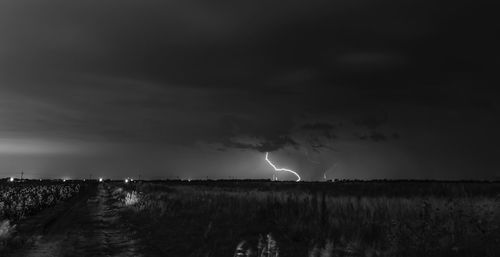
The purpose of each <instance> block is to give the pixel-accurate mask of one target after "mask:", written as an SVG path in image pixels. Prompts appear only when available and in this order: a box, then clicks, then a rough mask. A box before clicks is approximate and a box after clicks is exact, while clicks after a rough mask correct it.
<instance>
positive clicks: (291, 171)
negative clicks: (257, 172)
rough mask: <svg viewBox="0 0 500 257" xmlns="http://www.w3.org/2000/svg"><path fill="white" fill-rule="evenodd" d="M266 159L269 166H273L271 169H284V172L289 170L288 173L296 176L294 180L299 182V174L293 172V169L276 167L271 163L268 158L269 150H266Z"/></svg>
mask: <svg viewBox="0 0 500 257" xmlns="http://www.w3.org/2000/svg"><path fill="white" fill-rule="evenodd" d="M266 161H267V163H269V165H271V167H273V169H274V170H275V171H286V172H290V173H292V174H293V175H295V176H297V180H296V182H299V181H300V175H299V174H298V173H297V172H295V171H293V170H290V169H285V168H278V167H276V165H274V164H273V163H272V162H271V161H270V160H269V152H266Z"/></svg>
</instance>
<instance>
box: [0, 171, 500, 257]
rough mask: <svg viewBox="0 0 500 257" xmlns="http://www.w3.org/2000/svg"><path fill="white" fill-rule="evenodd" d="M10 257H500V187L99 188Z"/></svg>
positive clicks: (35, 229)
mask: <svg viewBox="0 0 500 257" xmlns="http://www.w3.org/2000/svg"><path fill="white" fill-rule="evenodd" d="M13 237H14V238H13V239H12V240H10V241H11V242H10V243H9V245H8V247H6V248H4V250H3V251H1V252H0V256H16V257H17V256H51V257H52V256H53V257H59V256H61V257H62V256H96V257H99V256H146V257H147V256H152V257H156V256H179V257H184V256H193V257H195V256H200V257H202V256H203V257H209V256H214V257H222V256H242V257H263V256H265V257H271V256H272V257H276V256H285V257H286V256H304V257H329V256H331V257H333V256H370V257H375V256H500V184H499V183H477V182H473V183H472V182H447V183H443V182H429V181H427V182H408V181H399V182H387V181H376V182H338V183H288V182H269V181H211V182H210V181H209V182H203V181H192V182H185V181H184V182H182V181H170V182H134V183H128V184H124V183H121V182H107V183H98V184H97V183H93V184H89V185H88V187H87V190H86V191H85V192H83V193H81V194H80V195H79V196H77V197H75V198H72V199H71V200H70V201H67V202H62V203H61V204H58V205H57V206H55V207H51V208H49V209H46V210H44V211H42V212H41V213H38V214H37V215H35V216H32V217H29V218H27V219H26V220H23V221H22V222H20V224H18V226H17V227H16V233H15V234H14V235H13Z"/></svg>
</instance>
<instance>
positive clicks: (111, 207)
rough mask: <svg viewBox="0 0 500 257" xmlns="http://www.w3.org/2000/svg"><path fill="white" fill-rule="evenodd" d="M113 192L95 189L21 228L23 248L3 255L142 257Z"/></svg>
mask: <svg viewBox="0 0 500 257" xmlns="http://www.w3.org/2000/svg"><path fill="white" fill-rule="evenodd" d="M110 190H111V187H108V186H105V185H104V184H99V186H93V187H91V188H89V190H88V191H87V192H85V193H84V194H83V195H81V196H80V197H78V198H76V199H73V200H72V201H69V202H67V203H62V204H60V205H59V206H56V207H55V208H53V209H48V210H45V211H43V212H42V213H40V214H38V215H36V216H34V217H30V218H29V219H27V220H26V221H25V222H23V223H22V224H20V225H19V227H18V233H19V234H18V235H17V236H18V237H20V238H21V237H22V240H23V241H24V242H23V243H22V245H19V246H18V247H15V246H12V247H11V249H9V250H5V252H4V253H3V254H0V255H1V256H13V257H14V256H19V257H21V256H33V257H35V256H36V257H38V256H46V257H56V256H142V255H141V254H140V251H139V248H138V247H137V241H136V240H135V239H134V238H133V233H131V231H129V230H128V229H127V227H126V226H125V225H124V224H121V223H120V222H119V220H118V218H119V215H118V214H117V211H118V209H119V208H120V207H119V204H117V200H116V199H113V198H112V197H111V193H110ZM20 244H21V243H20ZM15 248H18V249H15Z"/></svg>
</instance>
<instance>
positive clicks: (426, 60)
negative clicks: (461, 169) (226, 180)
mask: <svg viewBox="0 0 500 257" xmlns="http://www.w3.org/2000/svg"><path fill="white" fill-rule="evenodd" d="M491 5H492V3H490V1H479V2H477V1H476V2H474V3H472V2H467V1H416V0H415V1H414V0H411V1H405V2H404V3H403V2H401V1H395V0H384V1H364V0H361V1H323V0H313V1H308V2H307V3H305V2H303V1H295V0H292V1H286V2H283V1H282V2H275V1H263V0H262V1H261V0H259V1H251V2H229V1H216V2H211V3H207V2H205V1H173V2H172V1H166V2H160V1H152V0H146V1H140V2H137V1H130V0H125V1H95V0H91V1H84V2H78V3H70V2H68V1H60V0H48V1H45V2H44V3H41V2H39V1H35V0H31V1H23V0H16V1H2V2H1V3H0V35H1V36H0V93H1V95H0V107H1V111H0V115H2V116H0V117H1V118H2V123H1V124H0V137H2V136H3V137H13V136H17V137H27V136H30V137H37V138H45V139H47V138H49V139H56V138H69V139H78V140H90V141H92V140H96V141H104V142H119V143H123V142H130V143H132V144H134V145H135V144H137V145H141V144H158V145H164V146H166V147H168V146H169V145H183V146H195V145H196V144H197V143H200V142H202V143H203V142H204V143H209V144H216V145H217V144H218V145H219V146H220V149H227V148H229V149H231V148H240V149H251V150H256V151H260V152H264V151H274V150H279V149H285V148H297V147H300V146H302V145H306V146H307V147H311V148H313V149H322V148H327V147H330V144H331V142H332V140H336V139H338V138H342V136H344V137H346V136H345V135H346V134H348V135H350V137H349V138H350V139H352V138H355V139H358V140H359V139H360V138H361V139H366V140H371V141H377V142H382V141H390V140H389V139H396V138H397V137H396V136H390V135H392V134H394V133H396V134H398V135H399V134H401V135H407V134H411V133H405V132H402V131H399V130H398V129H403V130H404V129H406V130H410V131H414V130H416V128H413V127H408V126H406V125H405V124H404V123H405V122H407V121H408V120H410V121H412V122H415V124H423V125H422V126H424V125H426V124H431V125H430V126H431V127H432V128H438V127H440V126H441V125H443V124H444V123H447V122H448V123H447V124H450V122H449V121H447V119H456V120H460V119H461V118H463V117H473V118H471V119H472V120H471V121H470V123H472V124H474V123H475V122H478V120H480V121H481V122H483V121H484V122H490V123H491V124H492V125H491V127H495V126H497V125H498V119H497V118H495V117H498V113H499V110H500V109H499V107H498V103H497V102H498V99H497V98H498V97H497V96H496V94H494V89H495V86H496V85H497V84H498V82H499V81H498V76H497V75H496V73H497V66H498V56H499V51H498V43H499V42H498V40H497V39H496V37H495V36H496V35H495V31H496V30H497V28H496V27H497V24H498V22H497V19H496V13H494V11H493V10H494V8H492V6H491ZM416 113H417V114H418V113H423V115H419V116H418V117H417V115H415V114H416ZM431 113H432V114H438V115H441V116H440V117H438V118H436V117H434V116H433V117H432V118H430V116H432V115H430V114H431ZM427 114H428V115H427ZM412 115H414V116H415V118H413V117H411V116H412ZM450 117H451V118H450ZM340 122H342V123H344V124H345V126H337V125H335V126H334V125H331V124H339V123H340ZM304 124H305V125H304ZM351 125H352V126H351ZM330 126H331V127H330ZM392 126H394V127H395V128H393V127H392ZM443 127H446V126H443ZM427 129H428V130H427V131H423V132H422V133H441V132H436V131H438V129H430V128H427ZM345 130H347V132H345ZM359 130H361V131H359ZM457 130H463V133H466V134H471V135H476V134H479V133H480V129H478V128H473V126H470V127H469V126H460V127H459V128H457ZM355 133H356V136H352V135H353V134H355ZM457 133H458V132H457ZM398 137H399V136H398ZM361 141H364V140H361Z"/></svg>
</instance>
